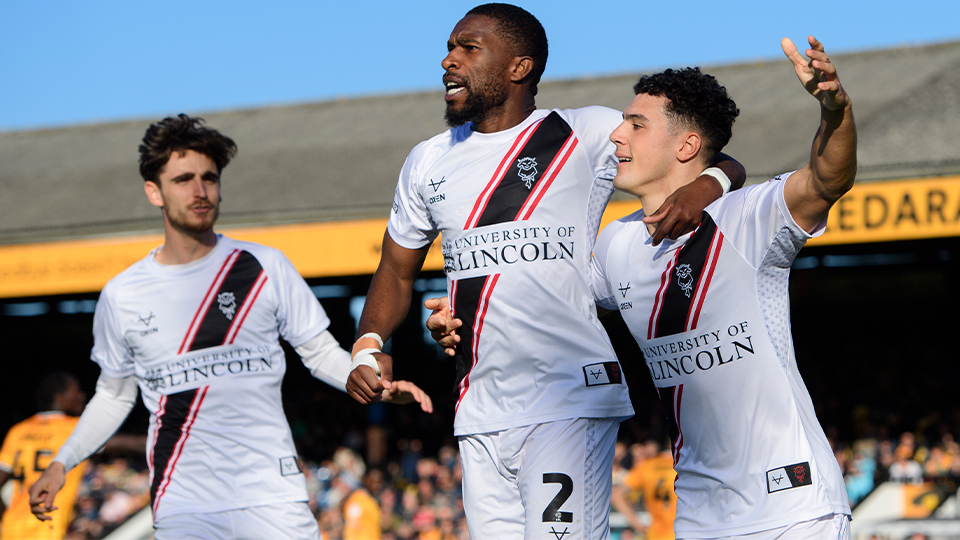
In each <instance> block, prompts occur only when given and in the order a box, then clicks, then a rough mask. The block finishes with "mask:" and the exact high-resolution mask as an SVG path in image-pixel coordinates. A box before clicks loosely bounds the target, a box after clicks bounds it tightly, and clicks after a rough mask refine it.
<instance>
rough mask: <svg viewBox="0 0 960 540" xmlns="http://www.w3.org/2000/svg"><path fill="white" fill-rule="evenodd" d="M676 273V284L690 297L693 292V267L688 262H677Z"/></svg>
mask: <svg viewBox="0 0 960 540" xmlns="http://www.w3.org/2000/svg"><path fill="white" fill-rule="evenodd" d="M675 272H676V274H677V285H679V286H680V289H682V290H683V294H685V295H686V296H687V298H690V295H691V294H692V293H693V269H692V268H690V265H689V264H679V265H677V268H676V270H675Z"/></svg>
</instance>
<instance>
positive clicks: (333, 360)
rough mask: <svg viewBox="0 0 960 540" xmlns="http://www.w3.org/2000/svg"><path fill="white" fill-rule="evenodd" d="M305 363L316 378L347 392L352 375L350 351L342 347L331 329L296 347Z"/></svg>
mask: <svg viewBox="0 0 960 540" xmlns="http://www.w3.org/2000/svg"><path fill="white" fill-rule="evenodd" d="M296 350H297V354H299V355H300V359H301V360H302V361H303V365H305V366H306V367H307V369H309V370H310V374H311V375H313V376H314V377H315V378H317V379H320V380H321V381H323V382H325V383H327V384H329V385H330V386H332V387H334V388H336V389H337V390H340V391H341V392H346V391H347V389H346V385H347V377H349V376H350V353H348V352H347V351H345V350H343V349H341V348H340V344H339V343H337V340H336V339H335V338H334V337H333V334H331V333H330V332H329V331H327V330H324V331H323V333H321V334H320V335H318V336H317V337H315V338H313V339H311V340H309V341H307V342H306V343H304V344H303V345H301V346H299V347H297V348H296Z"/></svg>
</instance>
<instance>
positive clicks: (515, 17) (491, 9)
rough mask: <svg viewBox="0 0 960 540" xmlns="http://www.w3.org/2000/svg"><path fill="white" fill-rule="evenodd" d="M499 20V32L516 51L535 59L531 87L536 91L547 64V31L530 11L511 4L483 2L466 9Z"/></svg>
mask: <svg viewBox="0 0 960 540" xmlns="http://www.w3.org/2000/svg"><path fill="white" fill-rule="evenodd" d="M467 15H481V16H483V17H490V18H491V19H493V20H494V21H496V23H497V26H496V32H497V36H499V37H500V39H502V40H503V42H504V44H506V45H507V46H508V47H510V50H511V51H513V53H514V54H516V55H519V56H529V57H530V58H532V59H533V71H532V72H531V77H532V78H531V79H530V80H531V82H532V83H533V84H531V85H530V91H531V92H533V95H537V83H539V82H540V76H541V75H543V70H544V69H546V67H547V32H546V31H545V30H544V29H543V25H541V24H540V21H538V20H537V18H536V17H534V16H533V15H531V14H530V12H529V11H527V10H525V9H523V8H520V7H517V6H514V5H510V4H482V5H479V6H477V7H475V8H473V9H471V10H470V11H468V12H467Z"/></svg>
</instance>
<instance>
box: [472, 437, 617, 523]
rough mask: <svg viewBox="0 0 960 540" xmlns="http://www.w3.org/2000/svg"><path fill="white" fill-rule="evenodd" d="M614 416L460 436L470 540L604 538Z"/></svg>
mask: <svg viewBox="0 0 960 540" xmlns="http://www.w3.org/2000/svg"><path fill="white" fill-rule="evenodd" d="M619 427H620V418H574V419H570V420H559V421H556V422H549V423H546V424H535V425H532V426H524V427H519V428H513V429H507V430H503V431H496V432H492V433H481V434H477V435H467V436H462V437H459V442H460V460H461V462H462V466H463V507H464V512H465V513H466V517H467V528H468V529H469V531H470V537H471V538H495V539H497V540H520V539H526V540H529V539H534V538H535V539H538V540H542V539H543V538H554V537H556V538H563V540H606V539H608V538H609V537H610V494H611V490H612V487H613V486H612V485H613V473H612V470H613V450H614V445H615V444H616V442H617V430H618V429H619Z"/></svg>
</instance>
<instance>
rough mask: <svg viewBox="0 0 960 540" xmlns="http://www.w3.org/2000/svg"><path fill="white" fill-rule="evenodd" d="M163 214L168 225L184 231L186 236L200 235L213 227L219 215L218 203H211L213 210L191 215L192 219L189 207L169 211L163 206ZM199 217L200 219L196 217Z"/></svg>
mask: <svg viewBox="0 0 960 540" xmlns="http://www.w3.org/2000/svg"><path fill="white" fill-rule="evenodd" d="M164 214H165V215H166V217H167V221H169V222H170V226H171V227H173V228H174V229H175V230H177V231H179V232H181V233H184V234H186V235H188V236H195V237H196V236H200V235H203V234H204V233H206V232H207V231H209V230H210V229H212V228H213V224H214V223H216V222H217V218H219V217H220V204H214V205H213V211H212V212H210V213H208V214H207V215H204V216H193V217H194V219H192V220H191V219H190V217H191V216H190V209H189V208H188V209H186V210H185V211H183V212H171V211H169V210H167V209H166V208H164ZM197 218H200V219H197Z"/></svg>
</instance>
